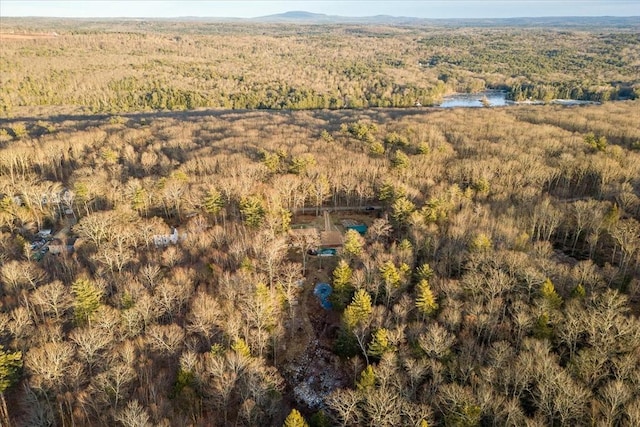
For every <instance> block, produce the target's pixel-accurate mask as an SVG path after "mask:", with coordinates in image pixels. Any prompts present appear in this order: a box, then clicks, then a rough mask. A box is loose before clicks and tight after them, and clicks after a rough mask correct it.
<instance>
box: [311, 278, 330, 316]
mask: <svg viewBox="0 0 640 427" xmlns="http://www.w3.org/2000/svg"><path fill="white" fill-rule="evenodd" d="M331 292H333V289H332V288H331V285H330V284H328V283H318V284H317V285H316V287H315V289H314V290H313V294H314V295H315V296H317V297H318V299H319V300H320V305H321V306H322V308H324V309H325V310H330V309H331V308H333V305H331V301H329V296H330V295H331Z"/></svg>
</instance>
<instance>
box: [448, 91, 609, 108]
mask: <svg viewBox="0 0 640 427" xmlns="http://www.w3.org/2000/svg"><path fill="white" fill-rule="evenodd" d="M548 103H549V104H558V105H565V106H572V105H586V104H599V102H595V101H581V100H577V99H553V100H551V101H549V102H548ZM519 104H527V105H542V104H545V102H544V101H539V100H527V101H520V102H514V101H511V100H510V99H507V92H506V91H504V90H486V91H483V92H478V93H456V94H453V95H449V96H445V97H444V99H443V101H442V102H441V103H440V104H439V105H438V107H441V108H460V107H485V106H486V107H505V106H508V105H519Z"/></svg>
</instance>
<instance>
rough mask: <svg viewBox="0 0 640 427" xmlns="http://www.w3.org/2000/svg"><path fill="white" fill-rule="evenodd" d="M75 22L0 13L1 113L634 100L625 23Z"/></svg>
mask: <svg viewBox="0 0 640 427" xmlns="http://www.w3.org/2000/svg"><path fill="white" fill-rule="evenodd" d="M80 23H83V24H84V25H80V24H78V23H76V26H70V25H69V24H67V23H66V21H64V20H61V21H56V20H46V21H43V22H40V21H38V20H34V19H32V20H25V19H6V18H5V19H3V25H2V31H3V32H5V33H7V34H5V35H4V36H3V37H4V38H3V49H2V50H3V51H2V56H0V73H1V74H0V76H1V79H0V112H2V111H6V112H11V111H12V110H15V108H16V107H20V106H56V107H59V106H64V105H71V106H76V107H83V108H84V109H85V110H87V111H93V112H123V111H140V110H145V109H152V110H158V109H161V110H164V109H167V110H182V109H194V108H201V107H208V108H235V109H247V108H248V109H256V108H265V109H318V108H324V109H326V108H330V109H340V108H362V107H409V106H414V105H416V103H419V104H421V105H434V104H437V103H438V102H439V101H440V100H441V98H442V96H443V95H445V94H447V93H452V92H477V91H480V90H483V89H486V88H492V89H502V90H506V91H508V92H509V96H510V98H511V99H513V100H515V101H522V100H527V99H533V100H543V101H549V100H552V99H555V98H573V99H580V100H592V101H606V100H609V99H633V98H635V97H638V95H639V94H640V78H639V77H638V76H640V73H639V72H638V66H639V65H638V64H640V36H639V35H638V32H637V31H635V30H633V29H629V28H612V29H602V28H599V27H596V28H593V29H590V30H589V29H582V30H580V29H575V30H570V31H568V30H562V29H549V28H540V29H536V28H526V29H522V28H466V27H464V28H439V27H425V28H422V27H412V26H404V27H403V26H395V27H391V26H387V27H385V26H370V25H333V26H332V25H306V26H304V25H292V24H289V25H285V24H281V25H275V24H260V25H258V24H255V25H241V24H237V23H206V22H205V23H198V22H195V23H194V22H189V23H167V22H163V21H159V22H158V21H148V22H147V21H141V22H140V21H129V22H127V21H125V22H121V23H118V25H117V26H116V27H115V28H114V27H113V25H111V23H109V22H108V21H107V22H100V21H98V22H92V21H87V22H84V21H80ZM110 25H111V26H110ZM109 29H110V30H109ZM34 32H38V35H39V36H40V37H37V38H35V39H34V38H30V37H28V36H24V34H27V35H28V34H33V33H34ZM47 35H48V37H47ZM21 36H22V37H21Z"/></svg>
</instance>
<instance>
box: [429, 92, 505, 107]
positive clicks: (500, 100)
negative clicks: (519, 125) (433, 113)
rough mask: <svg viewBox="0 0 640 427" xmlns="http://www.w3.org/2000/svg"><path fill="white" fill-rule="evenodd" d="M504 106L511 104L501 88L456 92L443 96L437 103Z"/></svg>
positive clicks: (452, 105)
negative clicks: (475, 91) (476, 91)
mask: <svg viewBox="0 0 640 427" xmlns="http://www.w3.org/2000/svg"><path fill="white" fill-rule="evenodd" d="M485 104H486V105H487V106H488V107H504V106H505V105H511V104H512V102H511V101H507V92H506V91H503V90H487V91H484V92H478V93H456V94H454V95H449V96H445V97H444V100H443V101H442V102H441V103H440V105H438V107H442V108H457V107H484V106H485Z"/></svg>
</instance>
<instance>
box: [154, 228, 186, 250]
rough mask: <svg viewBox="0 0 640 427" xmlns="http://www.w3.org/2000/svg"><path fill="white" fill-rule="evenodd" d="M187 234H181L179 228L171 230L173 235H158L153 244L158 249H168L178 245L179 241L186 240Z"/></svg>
mask: <svg viewBox="0 0 640 427" xmlns="http://www.w3.org/2000/svg"><path fill="white" fill-rule="evenodd" d="M185 237H186V234H184V233H183V234H179V233H178V229H177V228H175V227H174V228H173V229H172V230H171V234H157V235H155V236H153V244H154V245H155V247H156V248H166V247H167V246H169V245H177V244H178V242H179V241H181V240H184V239H185Z"/></svg>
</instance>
